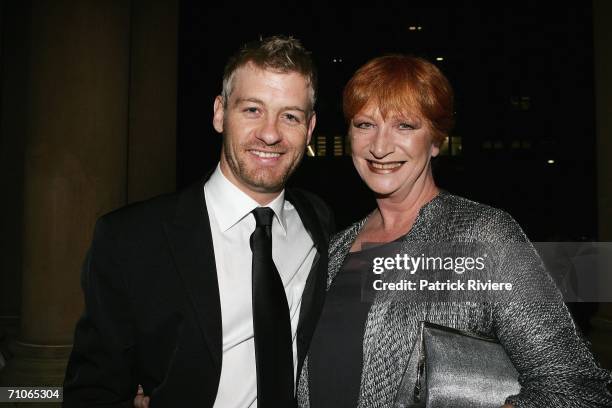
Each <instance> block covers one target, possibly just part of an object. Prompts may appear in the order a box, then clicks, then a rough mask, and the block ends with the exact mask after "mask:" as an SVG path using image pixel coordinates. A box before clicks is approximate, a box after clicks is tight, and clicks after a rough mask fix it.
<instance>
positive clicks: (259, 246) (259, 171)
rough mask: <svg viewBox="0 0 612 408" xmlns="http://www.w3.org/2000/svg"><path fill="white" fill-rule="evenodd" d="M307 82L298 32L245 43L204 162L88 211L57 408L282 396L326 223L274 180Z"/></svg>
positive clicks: (309, 109) (311, 309) (298, 123)
mask: <svg viewBox="0 0 612 408" xmlns="http://www.w3.org/2000/svg"><path fill="white" fill-rule="evenodd" d="M315 87H316V76H315V72H314V68H313V65H312V62H311V59H310V56H309V53H308V52H307V51H305V50H304V49H303V48H302V46H301V45H300V43H299V42H298V41H296V40H294V39H292V38H286V37H270V38H267V39H264V40H261V41H258V42H255V43H251V44H248V45H246V46H245V47H244V48H243V49H241V50H240V51H239V52H238V53H237V54H236V55H234V56H233V57H232V58H231V59H230V61H229V62H228V64H227V66H226V69H225V72H224V77H223V92H222V94H221V95H220V96H218V97H217V98H216V100H215V103H214V117H213V125H214V127H215V129H216V130H217V131H218V132H220V133H222V134H223V148H222V151H221V159H220V162H219V165H218V166H217V168H216V169H215V170H214V171H213V172H212V174H209V175H208V176H207V177H205V178H204V179H203V180H202V181H201V182H199V183H197V184H196V185H194V186H192V187H190V188H188V189H186V190H185V191H182V192H179V193H176V194H170V195H164V196H161V197H157V198H154V199H151V200H148V201H145V202H141V203H136V204H133V205H130V206H127V207H125V208H122V209H120V210H117V211H114V212H112V213H110V214H107V215H105V216H103V217H102V218H100V219H99V220H98V222H97V224H96V228H95V232H94V238H93V243H92V245H91V248H90V250H89V252H88V254H87V258H86V261H85V265H84V267H83V271H82V286H83V291H84V295H85V311H84V313H83V316H82V318H81V319H80V320H79V322H78V324H77V327H76V332H75V338H74V347H73V350H72V354H71V356H70V361H69V364H68V368H67V371H66V378H65V382H64V406H65V407H88V406H106V407H131V406H132V405H133V403H137V404H141V403H146V404H150V406H151V407H187V406H201V407H212V406H215V407H255V406H257V405H259V407H260V408H261V407H277V406H278V407H285V406H294V405H295V399H294V392H295V379H296V378H297V377H296V374H297V373H299V372H300V370H301V366H302V364H303V361H304V357H305V354H306V351H307V348H308V345H309V342H310V339H311V336H312V332H313V329H314V326H315V324H316V321H317V319H318V316H319V313H320V310H321V306H322V303H323V298H324V295H325V286H326V279H327V246H328V237H329V234H330V232H331V229H332V221H331V214H330V212H329V209H328V207H327V206H326V205H325V204H324V203H323V202H322V201H320V200H319V199H318V198H317V197H316V196H314V195H312V194H310V193H307V192H304V191H301V190H292V189H285V188H284V186H285V183H286V181H287V179H288V177H289V176H290V175H291V173H292V172H293V171H294V170H295V168H296V167H297V166H298V164H299V162H300V160H301V159H302V157H303V154H304V151H305V148H306V145H307V144H308V143H309V141H310V138H311V135H312V132H313V129H314V126H315V122H316V116H315V113H314V110H313V108H314V102H315ZM139 384H141V385H142V389H143V392H144V395H146V399H145V398H143V397H142V396H139V397H138V398H137V399H136V400H134V398H135V395H136V392H137V390H138V387H139Z"/></svg>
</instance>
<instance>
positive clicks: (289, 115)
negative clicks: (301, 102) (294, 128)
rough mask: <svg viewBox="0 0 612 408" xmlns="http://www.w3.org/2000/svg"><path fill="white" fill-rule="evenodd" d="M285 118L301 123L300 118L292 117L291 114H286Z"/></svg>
mask: <svg viewBox="0 0 612 408" xmlns="http://www.w3.org/2000/svg"><path fill="white" fill-rule="evenodd" d="M285 118H286V119H287V120H289V121H291V122H299V121H300V118H298V117H297V116H295V115H292V114H291V113H286V114H285Z"/></svg>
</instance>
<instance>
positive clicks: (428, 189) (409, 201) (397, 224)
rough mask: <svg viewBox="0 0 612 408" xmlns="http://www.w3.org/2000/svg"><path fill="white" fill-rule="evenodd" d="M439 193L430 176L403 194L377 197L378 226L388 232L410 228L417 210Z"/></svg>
mask: <svg viewBox="0 0 612 408" xmlns="http://www.w3.org/2000/svg"><path fill="white" fill-rule="evenodd" d="M439 193H440V189H439V188H438V187H437V186H436V184H435V183H434V181H433V177H432V176H430V177H427V178H426V180H424V181H423V182H422V183H416V184H415V185H414V186H413V187H412V188H411V189H410V191H408V192H406V193H404V194H401V195H400V194H398V195H390V196H385V197H378V198H377V199H376V203H377V205H378V213H379V214H378V215H379V217H380V219H379V222H380V226H379V228H380V229H382V230H383V231H389V232H391V231H397V230H398V229H399V230H403V229H410V228H411V227H412V224H413V223H414V221H415V219H416V217H417V215H418V213H419V210H420V209H421V208H422V207H423V206H424V205H425V204H427V203H428V202H429V201H431V200H432V199H433V198H434V197H435V196H437V195H438V194H439Z"/></svg>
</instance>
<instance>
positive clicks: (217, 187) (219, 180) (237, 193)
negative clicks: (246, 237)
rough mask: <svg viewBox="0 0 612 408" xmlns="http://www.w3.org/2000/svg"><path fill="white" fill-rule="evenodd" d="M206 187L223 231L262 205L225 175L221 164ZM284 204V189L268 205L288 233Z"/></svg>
mask: <svg viewBox="0 0 612 408" xmlns="http://www.w3.org/2000/svg"><path fill="white" fill-rule="evenodd" d="M204 189H205V192H206V204H207V205H209V206H210V207H211V208H212V210H213V212H214V214H215V218H216V219H217V223H218V224H219V229H220V230H221V231H222V232H225V231H227V230H229V229H230V228H232V227H233V226H234V225H236V224H237V223H238V222H240V221H241V220H242V219H244V218H245V217H246V216H247V215H249V214H250V213H251V211H253V210H254V209H255V208H257V207H260V205H259V203H258V202H257V201H255V200H253V199H252V198H251V197H249V196H248V195H247V194H246V193H244V192H243V191H242V190H240V189H239V188H238V187H236V186H235V185H234V184H233V183H232V182H231V181H229V180H228V179H227V178H226V177H225V175H224V174H223V172H222V171H221V166H220V165H219V164H218V165H217V168H216V169H215V171H214V172H213V174H212V175H211V176H210V178H209V179H208V181H207V182H206V184H205V185H204ZM284 206H285V190H284V189H283V190H282V191H281V192H280V194H279V195H278V196H276V198H275V199H274V200H272V201H271V202H270V203H268V204H267V205H266V207H270V208H271V209H272V211H274V215H275V218H276V219H277V221H278V223H279V224H280V226H281V229H282V231H283V234H286V233H287V224H286V219H285V212H284Z"/></svg>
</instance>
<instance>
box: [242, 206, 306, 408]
mask: <svg viewBox="0 0 612 408" xmlns="http://www.w3.org/2000/svg"><path fill="white" fill-rule="evenodd" d="M253 215H254V216H255V223H256V227H255V231H253V234H251V240H250V243H251V250H252V251H253V270H252V273H253V330H254V332H255V360H256V364H257V406H258V407H259V408H268V407H282V408H284V407H293V406H295V399H294V392H293V348H292V345H291V320H290V318H289V306H288V304H287V296H286V295H285V288H284V287H283V282H282V280H281V278H280V275H279V274H278V271H277V269H276V266H275V265H274V261H273V260H272V218H273V216H274V212H273V211H272V209H270V208H268V207H258V208H256V209H254V210H253ZM287 256H290V254H287Z"/></svg>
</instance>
